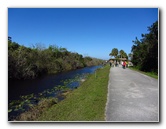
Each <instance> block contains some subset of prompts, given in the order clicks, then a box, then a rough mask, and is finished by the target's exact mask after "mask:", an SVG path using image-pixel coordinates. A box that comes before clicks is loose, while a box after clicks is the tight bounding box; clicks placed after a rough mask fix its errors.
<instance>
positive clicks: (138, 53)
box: [131, 21, 158, 75]
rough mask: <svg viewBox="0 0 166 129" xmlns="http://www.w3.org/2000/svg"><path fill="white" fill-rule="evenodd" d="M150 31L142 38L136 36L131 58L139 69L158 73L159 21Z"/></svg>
mask: <svg viewBox="0 0 166 129" xmlns="http://www.w3.org/2000/svg"><path fill="white" fill-rule="evenodd" d="M148 31H149V33H148V34H142V39H141V40H138V38H137V37H136V39H135V40H134V41H133V43H134V45H133V46H132V54H131V57H132V58H131V59H132V62H133V64H134V66H135V67H136V68H137V69H139V70H141V71H144V72H151V73H154V74H156V75H158V21H156V22H155V23H153V25H151V26H150V27H148Z"/></svg>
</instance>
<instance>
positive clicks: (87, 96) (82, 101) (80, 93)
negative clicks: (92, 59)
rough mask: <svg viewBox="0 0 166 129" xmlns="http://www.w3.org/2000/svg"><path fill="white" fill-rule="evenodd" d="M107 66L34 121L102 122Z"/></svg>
mask: <svg viewBox="0 0 166 129" xmlns="http://www.w3.org/2000/svg"><path fill="white" fill-rule="evenodd" d="M109 69H110V67H109V66H105V67H104V68H102V69H99V70H97V71H96V74H92V75H89V77H88V79H87V80H86V81H85V82H83V83H82V84H81V86H80V87H79V88H78V89H76V90H74V91H73V92H71V93H69V94H68V95H67V97H66V99H64V100H63V101H61V102H60V103H58V104H55V105H53V106H52V107H51V108H49V109H48V110H47V111H45V112H43V113H42V115H41V116H40V117H39V118H38V119H36V121H104V112H105V104H106V99H107V86H108V79H109V78H108V76H109Z"/></svg>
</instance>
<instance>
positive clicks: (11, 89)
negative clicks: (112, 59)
mask: <svg viewBox="0 0 166 129" xmlns="http://www.w3.org/2000/svg"><path fill="white" fill-rule="evenodd" d="M101 67H102V66H101V65H100V66H91V67H85V68H81V69H76V70H72V71H67V72H63V73H58V74H53V75H46V76H43V77H40V78H37V79H34V80H22V81H18V80H17V81H9V82H8V103H9V104H8V109H9V110H10V111H9V113H8V114H9V116H8V117H9V120H12V118H14V116H17V115H18V114H19V113H20V112H19V110H12V107H10V105H11V104H10V103H11V102H12V101H16V100H20V99H21V97H20V96H26V95H30V94H33V95H37V94H39V93H42V92H43V91H46V90H47V91H48V90H50V89H52V88H54V87H56V86H59V85H64V81H65V80H70V79H74V78H77V80H75V81H74V82H72V83H71V84H69V85H68V87H69V88H71V89H72V88H75V87H78V86H79V83H80V80H81V79H84V78H85V77H86V75H87V74H91V73H94V72H95V70H96V69H98V68H101ZM55 94H56V93H55ZM55 94H54V95H55ZM46 97H47V96H46ZM12 106H13V105H12Z"/></svg>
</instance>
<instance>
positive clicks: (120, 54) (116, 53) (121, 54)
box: [109, 48, 128, 59]
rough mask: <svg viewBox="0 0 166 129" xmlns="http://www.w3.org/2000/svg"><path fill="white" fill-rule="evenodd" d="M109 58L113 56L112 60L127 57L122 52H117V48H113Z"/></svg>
mask: <svg viewBox="0 0 166 129" xmlns="http://www.w3.org/2000/svg"><path fill="white" fill-rule="evenodd" d="M109 56H114V58H116V59H119V58H127V59H128V56H127V54H126V52H125V51H124V50H120V51H118V49H117V48H113V49H112V51H111V53H110V54H109Z"/></svg>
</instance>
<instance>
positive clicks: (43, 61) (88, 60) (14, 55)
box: [8, 37, 103, 79]
mask: <svg viewBox="0 0 166 129" xmlns="http://www.w3.org/2000/svg"><path fill="white" fill-rule="evenodd" d="M102 62H103V60H100V59H96V58H92V57H89V56H87V57H83V56H82V55H81V54H78V53H75V52H70V51H68V50H67V49H66V48H63V47H58V46H56V45H49V47H48V48H43V47H41V46H40V45H36V46H33V47H32V48H30V47H25V46H23V45H19V44H18V43H16V42H13V41H12V38H11V37H8V78H9V79H34V78H37V77H39V76H42V75H44V74H53V73H58V72H63V71H68V70H73V69H77V68H82V67H86V66H93V65H99V64H101V63H102Z"/></svg>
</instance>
